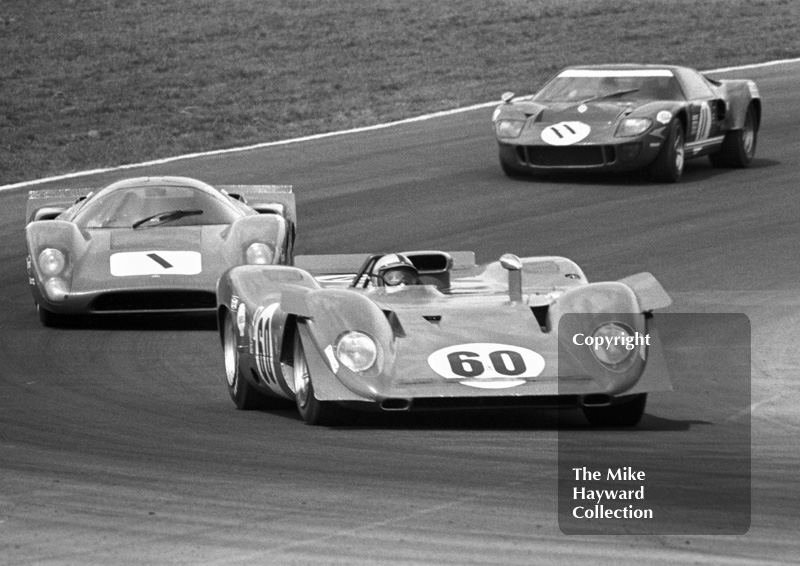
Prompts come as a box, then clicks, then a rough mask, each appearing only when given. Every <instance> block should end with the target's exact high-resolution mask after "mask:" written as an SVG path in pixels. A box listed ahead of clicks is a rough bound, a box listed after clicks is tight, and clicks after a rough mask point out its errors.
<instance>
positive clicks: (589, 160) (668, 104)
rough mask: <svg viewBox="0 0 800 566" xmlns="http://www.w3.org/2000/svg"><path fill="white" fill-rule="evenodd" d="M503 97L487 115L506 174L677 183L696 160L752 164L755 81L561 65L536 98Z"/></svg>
mask: <svg viewBox="0 0 800 566" xmlns="http://www.w3.org/2000/svg"><path fill="white" fill-rule="evenodd" d="M501 98H502V101H503V102H502V104H500V105H499V106H498V107H497V108H496V109H495V111H494V114H493V117H492V121H493V123H494V129H495V134H496V135H497V143H498V147H499V154H500V167H501V168H502V170H503V172H504V173H505V174H506V175H508V176H509V177H516V176H522V175H525V174H530V173H536V172H544V171H558V170H583V171H630V170H636V169H647V170H648V171H649V173H650V174H651V176H652V177H653V179H654V180H656V181H660V182H677V181H678V180H680V178H681V176H682V175H683V169H684V163H685V161H686V160H687V159H691V158H694V157H700V156H703V155H708V156H709V158H710V159H711V163H712V164H713V165H714V166H717V167H734V168H735V167H747V166H749V165H750V163H751V162H752V160H753V156H754V155H755V152H756V142H757V139H758V129H759V124H760V123H761V96H760V95H759V92H758V87H757V86H756V83H755V82H753V81H751V80H714V79H711V78H708V77H706V76H704V75H703V74H701V73H699V72H698V71H696V70H694V69H689V68H686V67H678V66H669V65H633V64H620V65H581V66H574V67H567V68H566V69H564V70H562V71H561V72H559V73H558V74H557V75H556V76H555V77H553V78H552V79H550V81H548V82H547V83H546V84H545V85H544V87H542V89H541V90H540V91H539V92H538V93H536V94H534V95H530V96H520V97H515V96H514V94H513V93H511V92H508V93H505V94H503V96H502V97H501Z"/></svg>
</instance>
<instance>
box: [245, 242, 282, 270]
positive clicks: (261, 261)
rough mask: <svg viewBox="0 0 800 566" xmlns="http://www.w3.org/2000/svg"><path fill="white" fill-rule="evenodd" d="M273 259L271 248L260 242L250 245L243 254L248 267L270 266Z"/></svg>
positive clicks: (273, 253)
mask: <svg viewBox="0 0 800 566" xmlns="http://www.w3.org/2000/svg"><path fill="white" fill-rule="evenodd" d="M274 257H275V252H274V251H273V249H272V246H270V245H269V244H262V243H260V242H255V243H252V244H250V246H249V247H248V248H247V252H245V259H246V260H247V263H248V264H250V265H270V264H271V263H272V258H274Z"/></svg>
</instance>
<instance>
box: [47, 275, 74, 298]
mask: <svg viewBox="0 0 800 566" xmlns="http://www.w3.org/2000/svg"><path fill="white" fill-rule="evenodd" d="M44 292H45V293H46V294H47V298H48V299H50V300H51V301H52V302H54V303H56V302H59V301H63V300H65V299H66V298H67V297H68V296H69V286H68V285H67V282H66V281H64V280H63V279H60V278H58V277H53V278H52V279H48V280H47V281H46V282H45V284H44Z"/></svg>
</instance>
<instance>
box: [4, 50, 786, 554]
mask: <svg viewBox="0 0 800 566" xmlns="http://www.w3.org/2000/svg"><path fill="white" fill-rule="evenodd" d="M734 77H747V78H753V79H755V80H757V81H758V84H759V87H760V90H761V93H762V96H763V98H764V119H763V124H762V128H761V132H760V134H761V135H760V139H759V146H758V151H757V156H756V160H755V162H754V164H753V166H752V168H750V169H747V170H720V169H713V168H712V167H711V166H710V164H709V163H708V160H707V159H702V160H700V161H697V162H689V164H688V166H687V171H686V174H685V178H684V180H683V181H682V182H681V183H680V184H677V185H656V184H652V183H650V182H647V181H643V180H642V179H641V178H640V177H639V176H637V175H626V176H607V177H599V178H598V177H580V176H578V177H576V176H561V177H553V178H545V179H537V180H534V181H527V180H522V181H520V180H509V179H506V178H505V177H504V176H503V175H502V173H501V172H500V169H499V167H498V163H497V157H496V148H495V142H494V138H493V135H492V131H491V127H490V124H489V118H490V115H491V109H483V110H476V111H472V112H466V113H463V114H456V115H452V116H448V117H442V118H437V119H433V120H428V121H421V122H415V123H412V124H406V125H401V126H394V127H390V128H387V129H382V130H377V131H373V132H365V133H362V134H355V135H345V136H336V137H330V138H325V139H321V140H316V141H308V142H302V143H297V144H289V145H285V146H278V147H272V148H267V149H262V150H253V151H248V152H244V153H239V154H229V155H224V156H217V157H207V158H202V159H189V160H182V161H176V162H173V163H169V164H165V165H160V166H154V167H148V168H146V169H142V170H138V169H133V170H129V171H124V172H121V173H120V172H117V173H106V174H102V175H96V176H94V177H87V178H80V179H73V180H70V181H68V182H62V183H60V184H59V186H69V187H79V186H98V185H101V184H104V183H106V182H108V181H110V180H112V179H116V178H119V177H121V176H134V175H139V174H180V175H187V176H192V177H197V178H200V179H203V180H206V181H208V182H211V183H232V184H233V183H236V184H248V183H289V184H292V185H294V190H295V192H296V194H297V199H298V214H299V240H298V245H299V250H298V251H299V253H348V252H367V251H400V250H405V249H418V248H424V249H444V250H474V251H475V252H476V254H477V257H478V260H479V261H480V262H487V261H491V260H494V259H496V258H497V257H499V255H501V254H502V253H505V252H513V253H516V254H518V255H520V256H523V255H563V256H567V257H570V258H572V259H574V260H575V261H577V262H578V263H579V264H580V265H581V266H582V267H583V269H584V271H585V272H586V273H587V275H588V277H589V278H590V280H595V281H597V280H605V279H611V280H614V279H618V278H621V277H623V276H626V275H629V274H632V273H636V272H639V271H650V272H652V273H653V274H654V275H655V276H656V277H657V278H658V279H659V280H660V281H661V283H662V284H663V285H664V287H665V288H666V289H667V290H668V292H670V294H671V295H672V296H673V299H674V301H675V303H674V305H673V307H671V308H670V309H669V312H670V313H744V314H745V315H747V317H748V319H749V323H750V326H749V329H750V333H751V344H752V353H751V375H750V377H751V389H750V391H747V388H746V387H744V388H743V387H742V386H741V383H738V384H735V383H733V382H732V381H729V380H728V379H727V377H728V376H727V375H726V374H725V373H724V372H722V371H721V370H719V369H718V365H717V364H716V363H715V361H714V359H710V358H709V356H707V355H705V353H704V352H710V351H714V349H715V348H724V347H725V346H729V345H730V344H731V342H730V336H731V335H732V334H731V333H729V332H728V331H729V330H730V329H729V328H727V327H726V326H725V324H726V323H725V322H724V320H723V321H722V322H721V323H719V324H716V325H711V329H712V331H711V332H706V333H705V335H704V333H703V332H702V331H701V330H702V329H700V330H698V329H697V328H694V329H685V330H686V331H685V332H684V331H682V330H681V329H680V328H679V327H678V330H677V331H676V330H674V329H673V331H672V332H667V334H666V335H665V339H666V341H667V346H668V360H667V361H668V362H669V363H670V368H671V370H673V380H674V382H675V391H674V392H673V393H663V394H658V395H652V396H651V402H650V404H649V405H648V410H647V414H646V416H645V418H644V420H643V422H642V425H641V426H640V427H639V428H638V429H636V430H633V431H618V430H610V431H594V430H592V429H590V428H588V426H587V425H585V424H584V423H583V422H582V420H581V418H580V417H576V418H575V419H574V420H573V421H572V423H571V424H570V425H568V426H569V427H570V430H569V435H570V439H571V440H575V438H576V435H577V438H578V439H579V440H580V438H584V437H585V438H586V442H587V443H588V444H591V445H592V446H594V447H597V446H603V445H604V444H608V445H609V446H620V445H622V446H624V447H625V453H626V454H629V455H630V456H631V458H634V459H635V458H636V457H637V456H641V457H643V458H644V457H648V456H649V457H652V456H653V455H655V456H656V457H657V458H659V460H660V461H662V462H663V465H664V466H665V468H668V469H669V470H670V473H671V474H672V476H671V477H672V478H673V481H674V484H675V486H676V492H678V491H680V490H679V488H680V487H682V486H685V485H690V484H693V483H695V482H697V481H698V477H697V476H696V475H695V472H693V471H691V470H693V469H695V468H693V467H692V466H684V465H683V463H685V462H686V461H692V460H693V459H694V460H695V461H702V462H704V465H703V466H699V467H698V469H701V470H704V471H705V472H707V473H708V474H710V475H713V474H715V473H722V472H724V471H725V470H724V468H725V462H726V457H728V455H727V454H726V451H725V447H724V446H719V445H714V444H713V443H714V439H715V438H718V437H717V436H716V435H717V434H718V433H719V432H720V431H723V432H724V431H726V430H736V431H739V433H742V434H744V435H745V436H741V434H740V435H739V436H738V437H737V438H739V439H740V440H741V438H745V440H746V438H747V436H746V435H747V434H751V438H750V447H751V454H752V462H751V471H752V484H751V494H752V496H751V500H750V501H751V513H750V522H749V530H748V529H747V528H745V529H744V531H746V533H745V534H736V535H726V536H708V535H707V534H703V535H698V534H695V533H684V534H680V535H630V536H618V535H602V534H597V535H592V536H567V535H564V534H562V532H561V530H560V529H559V523H558V501H557V483H558V482H557V471H558V469H557V463H558V448H559V432H558V431H557V427H556V419H555V417H554V416H553V415H548V414H540V415H537V414H525V413H522V414H520V413H515V414H511V415H497V414H475V413H466V414H444V415H442V414H437V415H433V416H426V415H421V416H416V415H390V416H386V417H385V418H384V417H376V416H367V417H364V418H361V419H358V420H357V421H356V422H355V423H354V424H353V425H352V426H348V427H339V428H330V429H329V428H317V427H309V426H306V425H305V424H303V422H302V421H301V420H300V419H299V417H298V415H297V414H296V413H295V412H294V411H290V410H287V411H274V412H244V411H236V410H235V409H234V407H233V404H232V403H231V401H230V399H229V398H228V394H227V391H226V389H225V385H224V377H223V368H222V355H221V349H220V347H219V340H218V338H217V335H216V331H215V330H214V329H213V327H211V326H210V325H209V324H208V323H207V322H206V321H203V320H188V321H186V320H178V321H159V322H157V323H151V324H148V323H144V324H142V323H139V322H136V321H129V322H125V323H122V324H118V325H116V326H115V325H110V326H109V325H99V326H97V327H92V328H73V329H46V328H43V327H41V326H40V324H39V322H38V319H37V317H36V314H35V311H34V308H33V304H32V301H31V298H30V293H29V290H28V289H27V283H26V274H25V246H24V241H23V217H24V209H25V199H26V191H25V190H22V189H15V190H12V191H7V192H4V193H0V236H2V240H3V246H2V249H0V278H1V281H2V289H3V299H2V305H3V309H2V316H1V317H0V329H1V331H2V336H3V339H2V342H0V564H8V565H27V564H37V565H50V564H97V565H107V564H295V563H296V564H309V563H315V564H362V563H363V564H458V565H465V564H507V565H508V564H533V563H540V564H565V565H567V564H594V563H597V564H602V563H612V562H613V563H619V564H641V563H647V564H776V563H796V561H797V556H798V552H797V533H798V532H800V519H798V515H800V513H798V511H800V484H799V483H798V479H799V478H800V472H799V471H798V470H800V456H798V454H800V450H798V449H799V448H800V440H798V439H800V411H798V406H800V380H798V367H799V366H800V353H798V352H800V343H799V341H798V338H797V332H798V330H799V329H800V292H799V291H800V261H798V255H797V248H798V246H797V243H796V241H797V235H798V229H797V227H798V218H800V199H798V198H797V192H798V189H799V188H800V161H799V160H798V159H797V156H798V155H800V142H799V141H798V139H800V138H799V137H798V135H797V132H798V131H800V109H799V108H798V105H797V93H798V92H800V64H797V63H793V64H785V65H777V66H773V67H766V68H761V69H750V70H746V71H738V72H729V73H725V75H724V78H734ZM49 186H55V184H52V185H49ZM45 187H46V186H37V187H35V188H45ZM700 338H703V340H705V342H702V344H701V345H700V346H697V342H696V340H700ZM736 347H737V348H742V346H741V344H738V343H737V344H736ZM698 352H699V353H698ZM742 355H746V354H745V353H743V354H742ZM692 356H694V357H692ZM688 359H692V360H694V361H693V362H692V363H691V364H689V363H688V362H686V360H688ZM689 366H691V367H689ZM687 376H692V378H691V379H689V377H687ZM698 376H700V377H699V378H698ZM748 425H749V426H748ZM742 427H745V428H742ZM620 465H624V463H620ZM712 527H713V525H712ZM711 531H713V528H711ZM744 531H743V532H744Z"/></svg>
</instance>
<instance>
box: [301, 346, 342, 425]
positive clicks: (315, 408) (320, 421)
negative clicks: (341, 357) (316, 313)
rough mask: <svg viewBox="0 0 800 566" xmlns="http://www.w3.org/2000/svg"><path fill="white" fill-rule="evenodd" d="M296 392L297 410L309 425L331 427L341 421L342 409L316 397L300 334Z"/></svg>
mask: <svg viewBox="0 0 800 566" xmlns="http://www.w3.org/2000/svg"><path fill="white" fill-rule="evenodd" d="M293 354H294V360H293V362H292V363H293V364H294V365H293V369H292V371H293V375H294V392H295V400H296V401H297V410H298V411H299V412H300V416H301V417H303V420H304V421H306V423H307V424H310V425H317V426H331V425H334V424H336V423H338V422H339V421H340V420H341V408H340V407H339V406H338V405H336V404H335V403H331V402H330V401H320V400H319V399H317V398H316V397H315V396H314V383H313V382H312V380H311V372H310V371H309V369H308V361H307V360H306V354H305V350H304V349H303V342H302V340H301V339H300V333H299V332H297V333H295V336H294V352H293Z"/></svg>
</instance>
